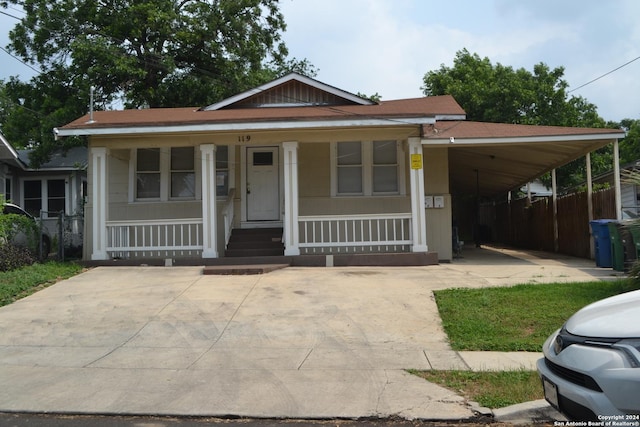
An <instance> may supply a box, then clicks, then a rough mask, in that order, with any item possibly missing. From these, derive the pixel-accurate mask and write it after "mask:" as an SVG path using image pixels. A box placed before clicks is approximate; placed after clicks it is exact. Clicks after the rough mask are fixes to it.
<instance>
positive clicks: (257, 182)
mask: <svg viewBox="0 0 640 427" xmlns="http://www.w3.org/2000/svg"><path fill="white" fill-rule="evenodd" d="M278 156H279V153H278V147H250V148H247V220H249V221H277V220H279V219H280V209H279V206H280V191H279V189H280V182H279V178H278V177H279V174H278Z"/></svg>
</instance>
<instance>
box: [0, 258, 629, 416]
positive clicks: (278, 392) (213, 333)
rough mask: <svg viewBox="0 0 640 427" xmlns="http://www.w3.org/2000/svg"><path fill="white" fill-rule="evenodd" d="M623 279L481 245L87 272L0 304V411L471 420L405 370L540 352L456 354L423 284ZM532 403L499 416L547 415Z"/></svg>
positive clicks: (522, 361) (527, 357) (482, 366)
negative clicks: (317, 262)
mask: <svg viewBox="0 0 640 427" xmlns="http://www.w3.org/2000/svg"><path fill="white" fill-rule="evenodd" d="M618 276H619V274H618V273H616V272H613V271H612V270H611V269H599V268H596V267H595V265H594V263H593V262H592V261H589V260H579V259H575V258H570V257H561V256H559V257H558V256H555V255H554V256H552V257H550V256H549V255H548V254H544V253H532V252H520V251H513V250H510V249H505V248H502V249H500V248H498V249H496V248H485V247H483V248H482V249H477V248H471V249H469V250H466V251H465V254H464V255H463V257H462V258H459V259H456V260H454V262H452V263H450V264H441V265H437V266H427V267H339V268H318V267H316V268H302V267H289V268H286V269H282V270H276V271H273V272H270V273H268V274H263V275H246V276H209V275H203V274H202V267H99V268H94V269H90V270H88V271H86V272H84V273H82V274H80V275H77V276H75V277H73V278H70V279H68V280H64V281H61V282H59V283H57V284H56V285H53V286H51V287H49V288H47V289H44V290H42V291H40V292H38V293H36V294H34V295H32V296H29V297H27V298H25V299H22V300H20V301H18V302H16V303H14V304H11V305H9V306H5V307H2V308H0V384H2V387H0V412H33V413H63V414H102V415H123V414H127V415H154V416H158V415H160V416H164V415H166V416H195V417H200V416H206V417H228V416H233V417H248V418H259V419H280V418H288V419H340V418H344V419H361V418H399V419H405V420H414V419H419V420H443V421H447V420H470V419H473V418H474V417H475V416H476V415H477V412H476V410H477V409H478V408H475V407H474V406H473V405H470V404H469V402H467V401H466V400H465V399H464V398H463V397H461V396H460V395H458V394H456V393H454V392H452V391H450V390H447V389H445V388H443V387H440V386H437V385H435V384H432V383H429V382H427V381H424V380H422V379H420V378H418V377H415V376H412V375H410V374H408V373H407V372H406V371H405V369H409V368H414V369H471V370H500V369H520V368H524V369H534V363H535V360H536V359H537V358H539V357H540V354H538V353H506V354H505V353H494V352H483V353H475V352H456V351H453V350H452V349H451V348H450V346H449V344H448V342H447V337H446V335H445V334H444V332H443V329H442V326H441V322H440V318H439V316H438V312H437V307H436V304H435V301H434V298H433V294H432V292H433V291H434V290H436V289H444V288H451V287H470V288H479V287H486V286H509V285H513V284H517V283H545V282H561V281H585V280H608V279H611V278H615V277H618ZM533 406H534V407H535V409H532V408H531V407H529V408H528V409H520V408H516V410H514V411H503V413H501V414H500V416H501V417H502V418H501V419H503V420H505V421H506V422H512V421H513V422H521V421H520V418H521V417H522V414H524V417H525V419H527V418H526V417H527V416H530V414H531V413H535V414H536V415H535V416H536V417H538V416H540V415H539V414H540V413H543V414H545V415H544V416H547V417H553V416H555V414H554V413H553V412H549V410H550V408H549V407H548V405H546V404H544V402H534V403H533ZM531 411H533V412H531ZM518 417H520V418H518Z"/></svg>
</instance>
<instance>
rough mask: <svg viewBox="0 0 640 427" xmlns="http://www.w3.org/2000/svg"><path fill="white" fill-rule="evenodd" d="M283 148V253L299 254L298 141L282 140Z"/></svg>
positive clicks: (289, 254) (288, 254)
mask: <svg viewBox="0 0 640 427" xmlns="http://www.w3.org/2000/svg"><path fill="white" fill-rule="evenodd" d="M282 148H283V149H284V254H285V255H287V256H295V255H300V246H299V245H300V235H299V231H298V143H297V142H283V143H282Z"/></svg>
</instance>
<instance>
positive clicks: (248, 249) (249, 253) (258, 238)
mask: <svg viewBox="0 0 640 427" xmlns="http://www.w3.org/2000/svg"><path fill="white" fill-rule="evenodd" d="M224 254H225V257H260V256H282V255H284V244H283V243H282V228H252V229H243V228H236V229H233V230H232V231H231V237H230V239H229V243H228V244H227V249H226V250H225V253H224Z"/></svg>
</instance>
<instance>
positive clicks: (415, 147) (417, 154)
mask: <svg viewBox="0 0 640 427" xmlns="http://www.w3.org/2000/svg"><path fill="white" fill-rule="evenodd" d="M409 161H410V164H411V171H410V174H409V179H410V184H411V228H412V232H413V246H412V248H411V251H412V252H427V250H428V249H427V218H426V213H425V205H424V159H423V153H422V144H421V142H420V138H409Z"/></svg>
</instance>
